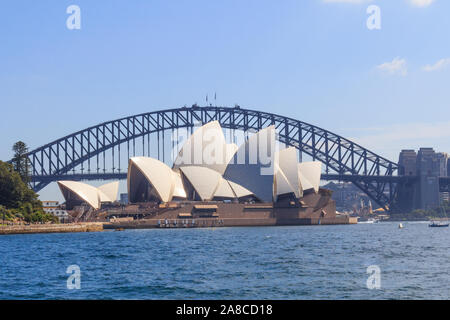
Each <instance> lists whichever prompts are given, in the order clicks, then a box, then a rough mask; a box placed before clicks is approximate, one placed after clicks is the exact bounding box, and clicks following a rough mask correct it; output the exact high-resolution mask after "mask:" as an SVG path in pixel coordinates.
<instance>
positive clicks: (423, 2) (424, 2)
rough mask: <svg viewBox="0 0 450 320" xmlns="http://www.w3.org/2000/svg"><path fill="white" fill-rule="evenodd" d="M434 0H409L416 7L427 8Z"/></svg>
mask: <svg viewBox="0 0 450 320" xmlns="http://www.w3.org/2000/svg"><path fill="white" fill-rule="evenodd" d="M433 2H434V0H409V3H410V4H411V5H413V6H414V7H419V8H425V7H428V6H429V5H431V4H432V3H433Z"/></svg>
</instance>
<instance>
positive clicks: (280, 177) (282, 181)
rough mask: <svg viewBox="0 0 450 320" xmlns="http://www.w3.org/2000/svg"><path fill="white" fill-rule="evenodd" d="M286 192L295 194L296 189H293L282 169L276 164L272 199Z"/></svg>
mask: <svg viewBox="0 0 450 320" xmlns="http://www.w3.org/2000/svg"><path fill="white" fill-rule="evenodd" d="M288 193H293V194H297V193H298V189H297V190H295V189H294V188H293V187H292V185H291V184H290V183H289V180H288V178H287V177H286V175H285V174H284V172H283V170H281V169H280V168H279V167H278V165H277V168H276V173H275V179H274V199H275V200H276V199H277V197H278V196H280V195H282V194H288Z"/></svg>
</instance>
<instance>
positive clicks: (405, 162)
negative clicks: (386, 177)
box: [398, 150, 417, 176]
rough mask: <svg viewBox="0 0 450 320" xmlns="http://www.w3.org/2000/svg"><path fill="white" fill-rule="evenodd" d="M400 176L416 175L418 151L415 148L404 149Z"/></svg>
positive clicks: (400, 157) (400, 160) (401, 154)
mask: <svg viewBox="0 0 450 320" xmlns="http://www.w3.org/2000/svg"><path fill="white" fill-rule="evenodd" d="M398 165H399V172H398V174H399V175H400V176H415V175H416V174H417V153H416V151H414V150H402V152H400V156H399V160H398Z"/></svg>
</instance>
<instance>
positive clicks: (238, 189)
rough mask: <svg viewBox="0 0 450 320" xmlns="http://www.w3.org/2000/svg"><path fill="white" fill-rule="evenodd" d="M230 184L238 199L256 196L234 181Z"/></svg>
mask: <svg viewBox="0 0 450 320" xmlns="http://www.w3.org/2000/svg"><path fill="white" fill-rule="evenodd" d="M227 181H228V180H227ZM228 183H229V184H230V187H231V189H233V192H234V194H235V195H236V197H237V198H243V197H249V196H254V194H253V192H251V191H250V190H248V189H246V188H244V187H243V186H241V185H239V184H237V183H234V182H233V181H228Z"/></svg>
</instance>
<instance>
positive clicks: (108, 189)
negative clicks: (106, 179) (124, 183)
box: [97, 181, 119, 202]
mask: <svg viewBox="0 0 450 320" xmlns="http://www.w3.org/2000/svg"><path fill="white" fill-rule="evenodd" d="M97 189H98V190H99V193H100V201H101V202H114V201H116V200H117V194H118V192H119V181H114V182H110V183H107V184H104V185H101V186H100V187H98V188H97Z"/></svg>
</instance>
